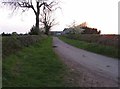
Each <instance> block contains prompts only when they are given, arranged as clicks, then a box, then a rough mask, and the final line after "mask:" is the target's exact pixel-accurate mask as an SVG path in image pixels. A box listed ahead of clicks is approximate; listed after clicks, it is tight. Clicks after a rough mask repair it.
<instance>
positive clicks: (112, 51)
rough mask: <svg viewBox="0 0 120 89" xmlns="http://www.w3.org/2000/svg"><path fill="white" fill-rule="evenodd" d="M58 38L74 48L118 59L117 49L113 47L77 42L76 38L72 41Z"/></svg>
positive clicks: (63, 37) (64, 37)
mask: <svg viewBox="0 0 120 89" xmlns="http://www.w3.org/2000/svg"><path fill="white" fill-rule="evenodd" d="M59 38H60V39H61V40H63V41H64V42H66V43H68V44H71V45H73V46H75V47H78V48H81V49H84V50H88V51H91V52H95V53H98V54H102V55H105V56H109V57H114V58H120V56H119V55H118V48H116V47H113V46H108V45H102V44H99V43H97V42H96V43H95V42H88V41H85V40H84V41H83V40H80V39H78V40H77V38H76V39H72V38H70V37H66V36H62V37H59ZM89 40H90V39H89Z"/></svg>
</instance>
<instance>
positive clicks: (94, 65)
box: [53, 37, 118, 87]
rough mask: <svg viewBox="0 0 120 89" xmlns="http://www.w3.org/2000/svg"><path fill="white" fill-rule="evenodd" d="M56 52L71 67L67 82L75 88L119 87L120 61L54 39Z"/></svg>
mask: <svg viewBox="0 0 120 89" xmlns="http://www.w3.org/2000/svg"><path fill="white" fill-rule="evenodd" d="M53 46H54V50H55V52H56V53H57V54H58V55H59V56H60V58H61V59H62V61H63V62H64V63H65V64H66V65H67V66H68V67H69V69H70V70H69V71H68V72H69V73H68V75H66V81H67V82H68V85H69V83H72V84H73V85H70V86H75V87H78V86H80V87H118V60H117V59H113V58H110V57H106V56H102V55H98V54H95V53H92V52H88V51H85V50H82V49H78V48H75V47H73V46H70V45H68V44H66V43H64V42H63V41H61V40H59V39H58V38H57V37H53Z"/></svg>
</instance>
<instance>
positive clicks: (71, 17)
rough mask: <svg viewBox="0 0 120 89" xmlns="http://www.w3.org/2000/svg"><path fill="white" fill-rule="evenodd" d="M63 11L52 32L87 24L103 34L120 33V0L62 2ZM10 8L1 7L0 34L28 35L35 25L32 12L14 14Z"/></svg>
mask: <svg viewBox="0 0 120 89" xmlns="http://www.w3.org/2000/svg"><path fill="white" fill-rule="evenodd" d="M60 1H61V3H60V7H61V8H62V9H61V10H60V9H58V10H57V11H56V13H55V15H54V16H55V18H56V22H59V24H58V25H56V26H55V27H53V28H52V30H57V31H60V30H63V29H64V28H66V27H67V26H68V25H70V24H71V23H72V22H74V21H75V22H76V24H81V23H82V22H87V23H88V26H89V27H93V28H97V29H98V30H101V32H102V34H117V33H118V1H119V0H60ZM11 12H12V11H11V10H10V9H9V8H4V9H3V8H2V6H1V7H0V33H2V32H5V33H11V32H17V33H26V32H29V30H30V28H31V27H32V26H33V25H34V24H35V15H34V13H33V11H32V10H29V11H28V12H25V13H21V12H20V11H19V12H18V13H14V14H13V15H11Z"/></svg>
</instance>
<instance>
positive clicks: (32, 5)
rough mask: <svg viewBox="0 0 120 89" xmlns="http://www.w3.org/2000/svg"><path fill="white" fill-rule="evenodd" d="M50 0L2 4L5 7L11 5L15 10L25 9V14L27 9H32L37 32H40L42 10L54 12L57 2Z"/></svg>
mask: <svg viewBox="0 0 120 89" xmlns="http://www.w3.org/2000/svg"><path fill="white" fill-rule="evenodd" d="M48 1H49V0H4V1H3V2H2V3H3V4H4V5H9V6H10V7H12V8H14V10H16V9H19V8H25V9H24V10H23V11H24V12H25V11H26V10H27V9H32V10H33V11H34V14H35V16H36V24H35V27H36V30H37V31H39V16H40V8H42V7H44V8H46V9H48V10H49V11H52V10H51V8H52V7H53V6H54V4H55V3H56V2H55V1H50V2H48Z"/></svg>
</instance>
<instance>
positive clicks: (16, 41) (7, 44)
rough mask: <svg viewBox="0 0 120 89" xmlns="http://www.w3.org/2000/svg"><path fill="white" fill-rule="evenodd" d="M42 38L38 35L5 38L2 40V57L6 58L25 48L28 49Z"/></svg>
mask: <svg viewBox="0 0 120 89" xmlns="http://www.w3.org/2000/svg"><path fill="white" fill-rule="evenodd" d="M42 38H43V37H42V36H38V35H25V36H10V37H8V36H5V37H3V38H2V56H3V58H4V57H6V56H8V55H10V54H12V53H16V52H17V51H19V50H21V49H22V48H23V47H28V46H30V45H32V44H34V43H36V42H38V41H40V40H41V39H42Z"/></svg>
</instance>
